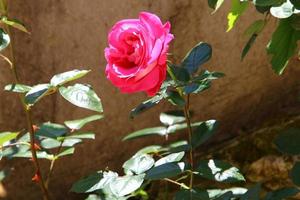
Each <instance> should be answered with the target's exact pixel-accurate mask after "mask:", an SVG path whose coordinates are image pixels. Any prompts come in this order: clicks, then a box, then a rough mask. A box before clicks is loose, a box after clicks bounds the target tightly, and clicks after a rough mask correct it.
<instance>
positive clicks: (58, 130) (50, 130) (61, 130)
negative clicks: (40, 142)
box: [36, 122, 68, 139]
mask: <svg viewBox="0 0 300 200" xmlns="http://www.w3.org/2000/svg"><path fill="white" fill-rule="evenodd" d="M67 132H68V129H67V128H66V127H65V126H63V125H61V124H55V123H51V122H46V123H43V124H42V125H41V126H40V128H39V129H38V131H37V132H36V135H37V136H42V137H47V138H53V139H55V138H57V137H60V136H62V135H65V134H66V133H67Z"/></svg>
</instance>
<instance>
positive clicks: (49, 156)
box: [11, 151, 54, 160]
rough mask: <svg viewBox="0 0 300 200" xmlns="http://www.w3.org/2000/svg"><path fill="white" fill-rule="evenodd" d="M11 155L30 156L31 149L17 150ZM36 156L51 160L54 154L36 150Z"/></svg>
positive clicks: (15, 156) (14, 156)
mask: <svg viewBox="0 0 300 200" xmlns="http://www.w3.org/2000/svg"><path fill="white" fill-rule="evenodd" d="M11 157H13V158H32V154H31V151H21V152H17V153H15V154H13V155H12V156H11ZM37 158H39V159H47V160H53V158H54V156H53V155H52V154H48V153H47V152H45V151H38V152H37Z"/></svg>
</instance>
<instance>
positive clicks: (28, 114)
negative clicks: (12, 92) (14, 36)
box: [1, 1, 50, 200]
mask: <svg viewBox="0 0 300 200" xmlns="http://www.w3.org/2000/svg"><path fill="white" fill-rule="evenodd" d="M1 3H2V1H1ZM5 29H6V31H7V33H8V35H9V36H10V37H11V33H10V30H9V27H8V26H5ZM9 49H10V56H11V60H12V61H11V63H10V64H11V71H12V74H13V77H14V82H15V84H18V83H19V82H20V81H19V77H18V74H17V70H16V66H15V61H14V54H13V46H12V41H11V43H10V45H9ZM19 98H20V101H21V103H22V106H23V110H24V112H25V115H26V121H27V128H28V131H29V135H30V146H31V148H30V149H31V154H32V159H33V163H34V166H35V170H36V175H37V176H38V177H39V178H40V179H39V180H38V183H39V185H40V188H41V190H42V192H43V199H44V200H49V199H50V198H49V193H48V190H47V189H46V187H45V183H44V180H43V177H42V174H41V169H40V164H39V162H38V158H37V153H36V149H35V145H34V144H35V138H34V130H33V123H32V115H31V111H30V107H28V106H27V105H26V103H25V99H24V95H21V94H20V95H19Z"/></svg>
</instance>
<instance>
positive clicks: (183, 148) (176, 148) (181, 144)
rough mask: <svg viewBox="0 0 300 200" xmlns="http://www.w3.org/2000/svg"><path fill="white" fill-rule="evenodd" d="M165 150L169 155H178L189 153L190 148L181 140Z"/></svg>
mask: <svg viewBox="0 0 300 200" xmlns="http://www.w3.org/2000/svg"><path fill="white" fill-rule="evenodd" d="M166 149H167V151H169V152H171V153H178V152H181V151H189V150H190V149H191V146H190V145H189V143H188V142H187V141H185V140H183V141H177V142H174V143H172V144H170V145H169V146H168V147H167V148H166Z"/></svg>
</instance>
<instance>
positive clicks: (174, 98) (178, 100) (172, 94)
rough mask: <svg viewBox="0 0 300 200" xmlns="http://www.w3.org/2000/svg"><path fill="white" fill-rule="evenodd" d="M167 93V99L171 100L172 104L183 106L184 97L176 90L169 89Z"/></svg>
mask: <svg viewBox="0 0 300 200" xmlns="http://www.w3.org/2000/svg"><path fill="white" fill-rule="evenodd" d="M167 94H168V101H169V102H171V103H172V104H173V105H175V106H180V107H183V106H184V105H185V100H184V98H183V97H182V96H181V95H180V94H179V93H178V92H177V91H174V90H169V91H168V93H167Z"/></svg>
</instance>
